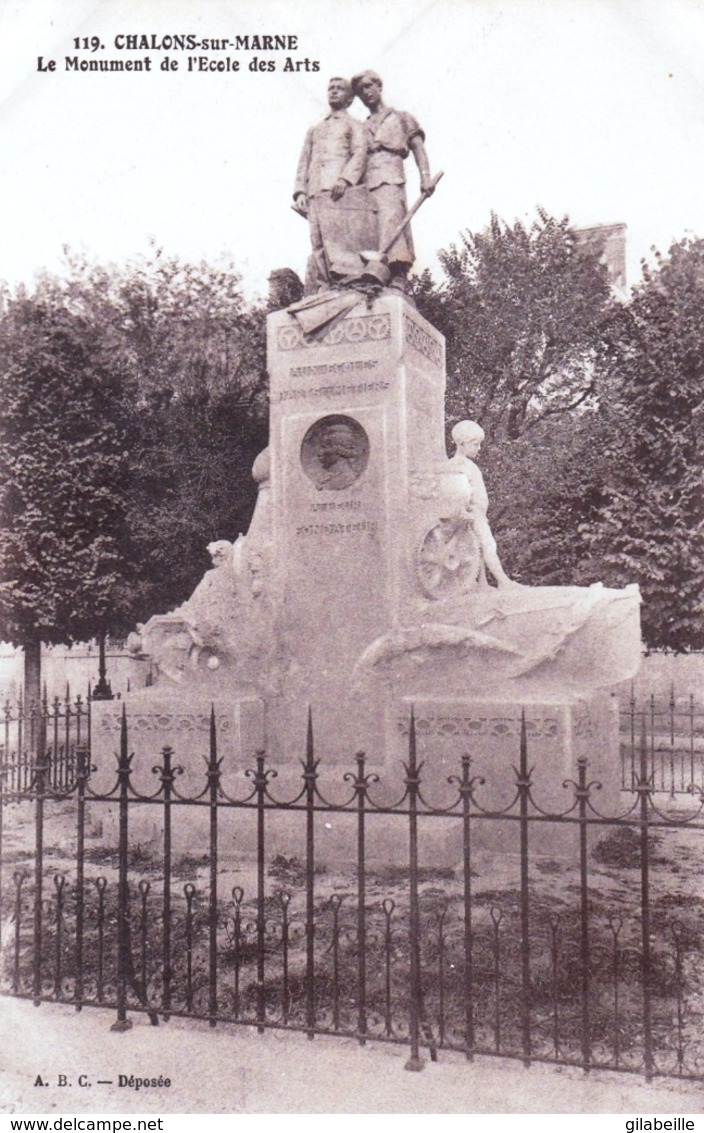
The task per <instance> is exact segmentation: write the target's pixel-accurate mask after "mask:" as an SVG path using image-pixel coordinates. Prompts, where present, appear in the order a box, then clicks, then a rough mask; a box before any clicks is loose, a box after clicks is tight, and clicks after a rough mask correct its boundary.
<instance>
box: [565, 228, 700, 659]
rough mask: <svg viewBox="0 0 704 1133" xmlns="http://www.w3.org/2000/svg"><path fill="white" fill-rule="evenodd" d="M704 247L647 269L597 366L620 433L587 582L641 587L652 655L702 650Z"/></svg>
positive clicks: (692, 246)
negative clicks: (598, 579)
mask: <svg viewBox="0 0 704 1133" xmlns="http://www.w3.org/2000/svg"><path fill="white" fill-rule="evenodd" d="M703 294H704V240H683V241H681V242H679V243H676V244H674V245H673V246H672V248H671V249H670V252H669V256H668V257H662V256H659V257H658V260H657V264H656V267H655V268H654V269H652V270H651V269H649V268H648V267H645V268H644V278H643V282H642V284H641V285H640V286H639V287H638V288H637V289H636V291H635V293H634V296H633V299H632V301H631V303H630V304H629V305H628V306H627V307H624V308H623V310H622V311H621V312H620V313H619V315H618V317H616V318H614V320H613V321H612V324H611V327H610V333H609V335H608V337H606V338H605V341H604V346H603V351H602V355H601V359H600V364H599V373H600V399H601V402H602V406H603V412H604V414H605V415H606V416H607V417H608V420H609V426H610V432H611V436H612V438H613V439H612V442H611V444H612V450H611V453H610V457H611V459H610V476H609V483H608V493H607V497H606V499H605V502H604V505H603V507H602V508H601V509H600V513H599V516H598V521H597V523H596V524H595V526H594V528H593V530H592V531H591V532H589V533H588V540H587V542H588V548H589V554H590V558H589V559H588V560H587V561H586V562H585V564H584V566H583V574H584V575H585V576H588V577H593V576H594V575H601V576H603V579H604V581H605V582H610V583H612V584H616V585H622V584H623V583H624V582H638V583H639V584H640V586H641V589H642V593H643V599H644V602H643V629H644V635H645V639H646V642H647V643H648V645H649V646H650V647H651V648H670V649H674V650H684V649H701V648H703V647H704V609H703V601H704V468H703V465H702V456H703V450H702V423H703V422H704V319H703V318H702V296H703Z"/></svg>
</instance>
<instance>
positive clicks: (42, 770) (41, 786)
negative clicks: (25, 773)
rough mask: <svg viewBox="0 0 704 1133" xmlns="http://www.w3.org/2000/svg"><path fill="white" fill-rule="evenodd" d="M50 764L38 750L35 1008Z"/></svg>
mask: <svg viewBox="0 0 704 1133" xmlns="http://www.w3.org/2000/svg"><path fill="white" fill-rule="evenodd" d="M47 772H48V764H47V761H46V756H45V752H44V751H43V750H41V749H37V750H36V755H35V764H34V782H35V809H34V933H33V944H32V947H33V953H34V955H33V979H32V990H33V994H34V1006H35V1007H38V1006H39V1004H40V1003H41V999H42V929H43V924H42V902H43V896H44V894H43V888H42V887H43V883H44V799H45V796H46V778H47Z"/></svg>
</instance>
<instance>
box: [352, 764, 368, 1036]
mask: <svg viewBox="0 0 704 1133" xmlns="http://www.w3.org/2000/svg"><path fill="white" fill-rule="evenodd" d="M356 759H357V778H356V779H355V782H354V789H355V791H356V793H357V1032H358V1034H359V1042H360V1045H362V1046H364V1044H365V1042H366V1034H367V907H366V905H367V892H366V885H367V878H366V861H365V856H366V843H365V827H364V822H365V803H366V798H367V778H366V775H365V773H364V772H365V759H366V756H365V753H364V752H363V751H358V752H357V756H356Z"/></svg>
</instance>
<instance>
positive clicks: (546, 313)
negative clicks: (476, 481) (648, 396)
mask: <svg viewBox="0 0 704 1133" xmlns="http://www.w3.org/2000/svg"><path fill="white" fill-rule="evenodd" d="M440 261H441V264H442V266H443V269H444V272H445V277H446V278H445V280H444V281H443V282H442V284H441V285H439V286H438V285H437V284H435V283H434V281H433V280H432V278H431V276H430V275H429V273H427V272H426V273H424V275H423V276H421V278H420V279H419V280H418V281H416V284H415V288H414V296H415V300H416V303H417V305H418V308H419V310H420V311H421V313H422V314H424V315H425V316H426V318H428V319H429V320H430V321H431V322H432V323H433V324H434V325H435V326H436V327H437V328H438V329H439V330H441V331H442V332H443V334H444V335H445V337H446V340H447V358H448V365H447V368H448V396H447V417H448V428H451V427H452V425H453V424H454V423H455V422H456V421H458V420H461V419H462V418H465V417H469V418H473V419H474V420H477V421H479V422H480V423H481V425H482V426H483V428H484V429H485V431H486V434H487V438H486V442H485V445H484V448H483V450H482V455H481V463H482V466H483V468H484V472H485V477H486V481H487V486H488V489H489V498H490V520H491V524H492V528H493V530H494V533H495V534H496V537H497V539H498V542H499V547H500V549H501V555H502V560H503V562H504V565H505V567H506V569H507V570H508V572H509V573H510V574H511V575H513V576H514V577H515V578H517V579H518V580H520V581H523V582H526V583H532V584H539V583H540V584H545V585H558V584H559V585H564V584H569V583H573V582H574V581H575V580H576V574H577V570H578V567H579V563H580V561H581V558H582V557H583V556H584V554H585V553H586V550H585V546H584V542H583V536H582V534H581V531H582V530H583V529H584V528H585V526H586V525H588V524H589V523H590V522H591V521H592V519H593V516H594V513H595V509H596V508H598V506H599V504H600V502H601V486H602V481H603V475H604V470H603V464H604V447H605V445H604V438H603V436H602V433H603V419H602V418H601V416H600V414H599V412H598V407H597V405H596V402H595V400H594V391H595V369H594V367H595V362H596V358H597V356H598V351H599V348H600V342H601V338H602V336H603V333H604V328H605V327H606V326H607V325H608V322H609V319H610V318H611V317H612V312H613V311H614V309H615V306H616V304H615V302H614V300H613V298H612V296H611V291H610V287H609V283H608V276H607V270H606V268H605V266H604V265H603V264H601V263H600V262H599V250H598V249H595V248H593V247H584V246H583V245H582V244H581V243H580V240H579V237H578V234H577V233H576V232H574V231H573V229H571V228H570V225H569V221H568V219H567V218H563V219H562V220H559V221H558V220H556V219H554V218H551V217H549V216H548V215H547V214H546V213H545V212H544V210H542V209H539V210H538V218H537V219H536V220H535V221H534V222H533V224H531V225H530V226H529V227H527V226H525V225H523V224H521V223H519V222H517V223H515V224H513V225H507V224H505V223H504V222H502V221H500V220H499V219H498V218H497V217H496V216H492V218H491V223H490V225H489V227H488V229H487V230H486V231H484V232H481V233H478V234H477V233H470V232H466V233H464V235H463V236H462V240H461V244H460V245H459V247H458V246H455V245H453V246H451V247H450V249H449V250H448V251H445V252H442V253H441V254H440Z"/></svg>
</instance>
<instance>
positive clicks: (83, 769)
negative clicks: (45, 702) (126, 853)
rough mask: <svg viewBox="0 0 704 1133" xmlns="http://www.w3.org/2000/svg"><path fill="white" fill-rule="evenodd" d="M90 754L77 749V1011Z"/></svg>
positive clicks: (80, 990)
mask: <svg viewBox="0 0 704 1133" xmlns="http://www.w3.org/2000/svg"><path fill="white" fill-rule="evenodd" d="M89 759H90V756H89V753H88V752H87V751H86V749H85V748H84V747H78V748H77V749H76V795H77V806H76V985H75V990H74V1002H75V1004H76V1011H80V1010H81V1007H82V1005H83V918H84V909H85V904H84V885H85V833H86V783H87V782H88V774H89Z"/></svg>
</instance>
